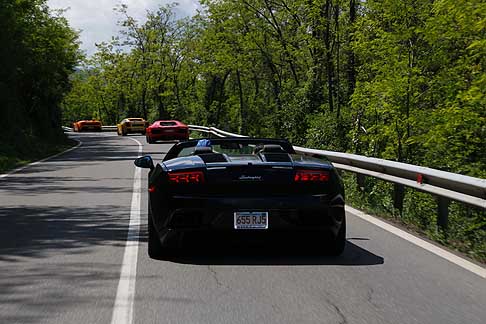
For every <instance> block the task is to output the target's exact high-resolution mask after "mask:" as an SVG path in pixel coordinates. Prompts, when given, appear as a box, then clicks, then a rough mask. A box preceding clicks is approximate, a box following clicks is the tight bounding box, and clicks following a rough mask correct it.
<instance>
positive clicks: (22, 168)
mask: <svg viewBox="0 0 486 324" xmlns="http://www.w3.org/2000/svg"><path fill="white" fill-rule="evenodd" d="M73 140H75V141H77V142H78V145H76V146H74V147H71V148H69V149H67V150H65V151H62V152H60V153H57V154H54V155H51V156H49V157H46V158H45V159H42V160H39V161H36V162H32V163H29V164H27V165H24V166H23V167H20V168H17V169H14V170H12V171H10V172H7V173H5V174H0V179H3V178H6V177H8V176H10V175H12V174H14V173H17V172H20V171H22V170H25V169H27V168H30V167H33V166H34V165H38V164H41V163H43V162H46V161H48V160H51V159H53V158H56V157H58V156H61V155H63V154H65V153H68V152H71V151H74V150H75V149H77V148H78V147H80V146H81V145H83V143H81V141H80V140H77V139H75V138H73Z"/></svg>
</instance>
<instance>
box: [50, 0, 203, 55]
mask: <svg viewBox="0 0 486 324" xmlns="http://www.w3.org/2000/svg"><path fill="white" fill-rule="evenodd" d="M172 2H177V3H179V6H178V9H177V12H176V13H177V16H178V17H184V16H190V15H194V14H195V13H196V9H198V8H200V5H199V1H198V0H177V1H172V0H48V1H47V4H48V5H49V7H50V8H51V9H68V10H67V11H66V12H65V13H64V16H65V17H66V18H67V19H68V21H69V23H70V25H71V27H72V28H74V29H76V30H81V35H80V40H81V42H82V44H81V49H82V50H83V51H85V52H86V53H87V54H88V55H92V54H93V53H94V52H95V51H96V46H95V45H94V44H95V43H101V42H102V41H109V40H110V39H111V37H112V36H115V35H117V33H118V30H119V27H118V26H117V21H118V20H119V19H120V17H119V16H118V15H117V13H116V12H114V11H113V8H114V7H115V6H117V5H119V4H121V3H124V4H126V5H128V12H129V14H130V15H131V16H133V17H134V18H135V19H137V20H139V21H141V22H143V21H144V17H145V13H146V11H147V10H154V9H155V8H157V7H158V6H160V5H165V4H167V3H172Z"/></svg>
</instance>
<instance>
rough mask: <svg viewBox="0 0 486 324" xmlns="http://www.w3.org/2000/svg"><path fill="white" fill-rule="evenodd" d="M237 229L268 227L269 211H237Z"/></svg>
mask: <svg viewBox="0 0 486 324" xmlns="http://www.w3.org/2000/svg"><path fill="white" fill-rule="evenodd" d="M234 226H235V229H268V212H235V214H234Z"/></svg>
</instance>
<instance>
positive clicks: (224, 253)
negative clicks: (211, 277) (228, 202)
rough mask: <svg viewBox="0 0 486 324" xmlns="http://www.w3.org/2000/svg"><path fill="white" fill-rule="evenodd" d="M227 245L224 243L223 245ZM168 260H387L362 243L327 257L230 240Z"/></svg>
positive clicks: (317, 251) (368, 262)
mask: <svg viewBox="0 0 486 324" xmlns="http://www.w3.org/2000/svg"><path fill="white" fill-rule="evenodd" d="M223 246H224V245H223ZM165 260H166V261H172V262H176V263H182V264H195V265H245V266H302V265H342V266H368V265H379V264H383V263H384V259H383V257H381V256H378V255H376V254H374V253H372V252H370V251H367V250H365V249H363V248H361V247H359V246H358V245H355V244H353V243H351V242H350V241H347V242H346V248H345V251H344V253H343V254H342V255H341V256H339V257H332V256H326V255H325V253H324V251H323V249H319V248H316V247H315V246H313V247H312V248H310V247H309V246H307V245H304V244H298V245H297V246H292V247H286V246H282V247H281V248H279V247H276V246H265V245H264V244H263V245H260V246H258V245H255V246H250V247H244V246H241V245H240V244H231V242H228V244H227V245H226V246H224V248H222V247H221V246H220V247H219V248H214V247H213V248H212V249H210V250H201V248H198V249H197V250H190V248H187V247H186V248H185V249H184V250H183V251H182V252H181V255H180V256H173V257H168V258H166V259H165Z"/></svg>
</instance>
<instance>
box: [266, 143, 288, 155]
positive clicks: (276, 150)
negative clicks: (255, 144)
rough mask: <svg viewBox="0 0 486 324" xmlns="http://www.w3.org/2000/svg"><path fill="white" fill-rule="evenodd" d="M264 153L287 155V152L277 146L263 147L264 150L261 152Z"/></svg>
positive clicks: (268, 145) (267, 145)
mask: <svg viewBox="0 0 486 324" xmlns="http://www.w3.org/2000/svg"><path fill="white" fill-rule="evenodd" d="M260 152H262V153H287V152H285V150H284V149H283V148H282V147H281V146H280V145H276V144H265V145H263V149H262V150H261V151H260Z"/></svg>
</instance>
